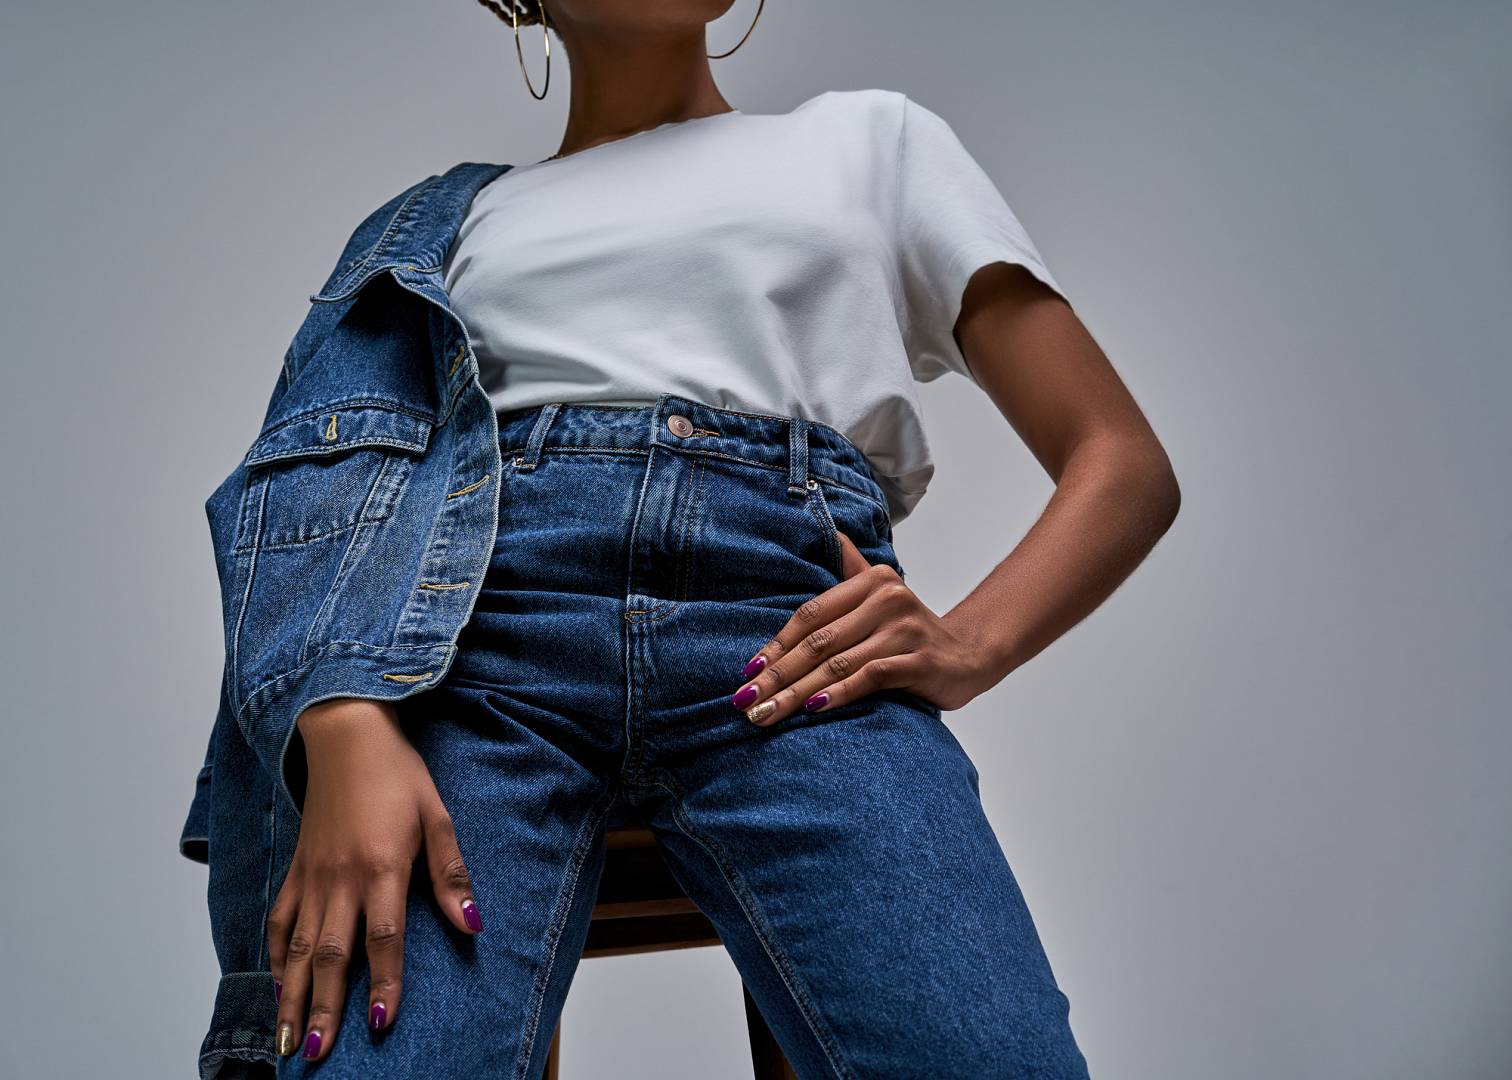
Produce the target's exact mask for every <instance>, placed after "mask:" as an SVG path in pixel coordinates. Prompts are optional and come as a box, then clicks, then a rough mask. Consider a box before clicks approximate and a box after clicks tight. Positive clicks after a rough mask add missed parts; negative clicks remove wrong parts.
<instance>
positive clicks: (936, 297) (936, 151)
mask: <svg viewBox="0 0 1512 1080" xmlns="http://www.w3.org/2000/svg"><path fill="white" fill-rule="evenodd" d="M902 111H903V117H902V121H901V123H900V124H899V125H898V146H897V170H898V171H897V178H896V187H895V191H896V197H897V207H896V218H895V228H896V231H897V235H896V243H897V247H898V267H899V277H900V281H901V286H902V288H901V294H902V300H903V305H904V308H905V310H904V312H903V322H904V325H903V327H902V329H903V336H904V342H905V346H906V349H907V352H908V359H909V365H910V366H911V367H912V368H913V374H914V378H915V379H917V380H918V381H919V382H929V381H931V380H933V379H937V378H939V377H940V376H941V375H943V374H945V373H946V372H947V371H955V372H959V373H960V374H962V375H965V376H966V377H967V378H968V379H971V380H972V381H973V382H975V381H976V378H975V376H974V375H973V374H972V373H971V369H970V367H969V366H968V365H967V363H966V358H965V356H964V355H963V354H962V353H961V349H960V346H959V345H957V344H956V341H955V336H954V334H953V332H952V331H953V329H954V327H955V323H956V319H957V318H958V317H959V316H960V313H961V299H962V295H963V294H964V293H965V291H966V283H967V282H968V281H970V280H971V275H972V274H973V273H975V272H976V271H977V270H978V269H980V268H981V267H983V266H986V265H987V264H989V263H993V262H999V261H1002V262H1009V263H1018V264H1020V265H1022V266H1025V267H1027V268H1028V269H1029V271H1030V272H1031V273H1033V274H1034V276H1035V277H1036V278H1038V279H1039V280H1040V281H1042V282H1044V283H1045V284H1046V285H1048V286H1050V288H1052V289H1054V290H1055V291H1056V292H1057V293H1058V294H1060V295H1061V296H1062V297H1063V298H1064V296H1065V293H1064V291H1063V290H1062V289H1061V287H1060V284H1059V283H1058V282H1057V281H1056V280H1055V278H1054V277H1053V276H1051V273H1050V271H1049V269H1048V268H1047V267H1046V266H1045V262H1044V260H1043V259H1042V258H1041V257H1040V253H1039V251H1038V250H1037V249H1036V248H1035V246H1034V242H1033V241H1032V240H1030V238H1029V234H1028V233H1027V232H1025V230H1024V226H1023V225H1022V224H1020V222H1019V219H1018V217H1017V216H1016V215H1015V214H1014V212H1013V210H1012V209H1010V208H1009V206H1008V203H1007V201H1006V200H1005V199H1004V198H1003V195H1002V193H1001V192H1000V191H999V190H998V189H997V187H996V185H994V184H993V182H992V179H991V178H990V177H989V176H988V175H987V173H986V172H985V171H984V170H983V169H982V167H981V166H980V165H979V164H977V162H976V160H975V159H974V158H973V157H972V156H971V154H970V153H969V152H968V151H967V150H966V148H965V147H964V146H963V145H962V144H961V141H960V139H959V138H957V136H956V134H955V132H954V131H953V130H951V128H950V125H949V124H947V123H946V122H945V121H944V120H943V119H941V118H940V117H939V116H938V115H936V114H935V113H933V112H931V111H930V110H929V109H927V108H925V107H924V106H923V105H920V104H919V103H918V102H916V101H913V100H911V99H909V98H908V97H906V96H905V97H903V98H902Z"/></svg>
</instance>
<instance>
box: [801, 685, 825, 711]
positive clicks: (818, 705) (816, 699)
mask: <svg viewBox="0 0 1512 1080" xmlns="http://www.w3.org/2000/svg"><path fill="white" fill-rule="evenodd" d="M828 702H829V691H828V690H821V691H819V692H818V693H817V694H815V695H814V696H813V697H811V698H809V699H808V700H807V701H805V702H804V703H803V707H804V708H805V709H806V710H807V711H809V712H813V711H815V710H816V709H822V708H824V706H825V705H826V704H828Z"/></svg>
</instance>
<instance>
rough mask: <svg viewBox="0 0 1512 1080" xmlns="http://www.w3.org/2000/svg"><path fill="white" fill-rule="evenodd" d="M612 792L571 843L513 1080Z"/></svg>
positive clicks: (526, 1062) (526, 1054) (531, 1044)
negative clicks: (589, 850) (584, 866)
mask: <svg viewBox="0 0 1512 1080" xmlns="http://www.w3.org/2000/svg"><path fill="white" fill-rule="evenodd" d="M613 797H614V789H613V788H608V789H606V791H605V792H604V794H601V795H600V796H599V797H598V799H596V800H595V801H594V803H593V806H592V808H591V809H590V810H589V812H588V816H587V817H585V818H584V819H583V823H582V825H580V826H579V827H578V835H577V838H576V839H575V840H574V841H573V845H572V855H571V857H570V858H569V860H568V863H567V877H566V879H565V880H564V881H563V882H562V890H563V891H560V892H558V893H557V905H556V908H555V910H553V912H552V914H551V922H550V923H549V924H548V925H547V927H546V942H545V943H546V946H547V952H546V957H545V960H544V962H543V963H542V964H541V966H540V967H539V968H537V969H536V981H535V985H534V986H533V987H532V988H531V994H530V1001H529V1004H528V1006H527V1008H526V1015H525V1030H524V1031H523V1032H521V1034H520V1054H519V1058H518V1061H517V1062H516V1065H515V1076H516V1078H522V1077H524V1076H525V1070H526V1069H527V1068H528V1067H529V1066H530V1057H531V1052H532V1050H533V1049H534V1048H535V1037H536V1032H537V1030H538V1028H539V1022H540V1015H541V1008H542V1006H543V1004H544V1003H545V999H546V989H547V987H548V986H550V984H551V976H552V974H553V973H554V971H555V970H556V958H557V945H558V944H559V943H560V942H561V936H562V930H563V929H564V928H565V926H566V924H567V916H568V914H569V913H570V912H571V910H572V905H573V902H574V901H575V900H576V898H577V891H578V885H579V883H580V882H581V880H582V870H583V864H584V863H585V862H587V861H588V849H589V846H590V845H591V843H592V841H593V838H594V837H595V836H596V835H597V833H598V826H599V822H600V821H602V820H603V817H604V814H605V813H606V812H607V811H608V809H609V805H610V803H612V802H613Z"/></svg>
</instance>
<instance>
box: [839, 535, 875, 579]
mask: <svg viewBox="0 0 1512 1080" xmlns="http://www.w3.org/2000/svg"><path fill="white" fill-rule="evenodd" d="M835 535H836V536H838V537H839V538H840V577H841V579H842V580H844V579H847V578H852V577H855V576H856V575H857V574H859V573H861V572H862V571H864V570H866V569H867V568H868V567H870V566H871V565H872V564H871V563H870V562H868V561H867V558H866V556H865V555H863V554H861V549H860V548H858V547H857V546H856V542H855V541H854V540H852V539H851V538H850V537H849V536H846V535H845V533H844V531H842V530H840V529H836V530H835Z"/></svg>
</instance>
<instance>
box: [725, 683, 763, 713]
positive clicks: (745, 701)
mask: <svg viewBox="0 0 1512 1080" xmlns="http://www.w3.org/2000/svg"><path fill="white" fill-rule="evenodd" d="M759 693H761V691H760V690H757V689H756V688H755V687H754V686H742V687H741V688H740V689H739V690H738V691H736V693H735V696H734V697H732V698H731V699H730V704H731V705H733V706H735V707H736V708H737V709H744V708H745V707H746V706H747V705H749V704H750V703H751V702H753V701H755V700H756V695H757V694H759Z"/></svg>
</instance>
